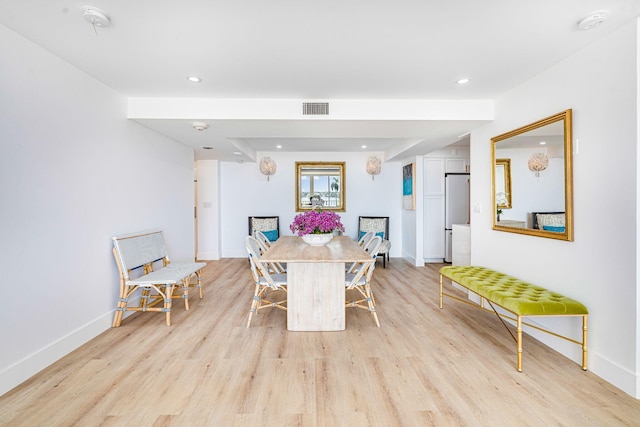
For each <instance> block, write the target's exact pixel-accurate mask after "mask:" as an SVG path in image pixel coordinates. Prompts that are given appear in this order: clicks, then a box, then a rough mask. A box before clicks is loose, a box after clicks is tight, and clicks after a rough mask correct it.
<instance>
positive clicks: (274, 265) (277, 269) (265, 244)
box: [255, 231, 287, 274]
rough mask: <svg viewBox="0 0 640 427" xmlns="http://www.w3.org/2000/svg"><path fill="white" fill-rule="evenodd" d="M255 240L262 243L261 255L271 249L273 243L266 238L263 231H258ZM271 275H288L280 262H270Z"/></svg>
mask: <svg viewBox="0 0 640 427" xmlns="http://www.w3.org/2000/svg"><path fill="white" fill-rule="evenodd" d="M255 239H256V240H257V241H258V243H260V253H261V254H264V253H265V252H267V250H269V248H270V247H271V241H270V240H269V239H268V238H267V236H265V234H264V233H263V232H262V231H256V235H255ZM268 266H269V273H275V274H282V273H286V271H287V270H286V268H285V267H284V265H283V264H282V263H279V262H270V263H269V264H268Z"/></svg>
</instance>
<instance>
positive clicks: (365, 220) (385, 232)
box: [357, 216, 391, 268]
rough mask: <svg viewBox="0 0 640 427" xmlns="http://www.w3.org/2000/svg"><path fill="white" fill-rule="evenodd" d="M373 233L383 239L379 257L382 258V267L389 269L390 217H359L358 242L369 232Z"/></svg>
mask: <svg viewBox="0 0 640 427" xmlns="http://www.w3.org/2000/svg"><path fill="white" fill-rule="evenodd" d="M369 231H373V232H374V233H375V235H376V236H380V237H381V238H382V244H381V245H380V248H379V249H378V255H381V256H382V266H383V267H384V268H387V261H389V260H390V259H389V251H390V250H391V242H390V241H389V217H388V216H361V217H358V236H357V237H358V240H359V239H360V238H361V237H362V236H364V235H365V234H366V233H367V232H369Z"/></svg>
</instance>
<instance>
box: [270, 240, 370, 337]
mask: <svg viewBox="0 0 640 427" xmlns="http://www.w3.org/2000/svg"><path fill="white" fill-rule="evenodd" d="M366 261H371V256H370V255H369V254H368V253H367V252H365V251H364V250H363V249H362V248H361V247H360V246H358V244H357V243H356V242H355V241H353V240H352V239H350V238H349V237H346V236H334V237H333V239H332V240H331V241H330V242H329V243H327V244H326V245H324V246H311V245H308V244H307V243H305V242H304V241H303V240H302V238H300V237H298V236H282V237H280V238H279V239H278V240H276V241H275V242H273V244H272V245H271V247H270V248H269V249H268V250H267V251H266V252H265V253H264V255H262V257H261V258H260V262H264V263H269V262H280V263H285V262H286V263H287V329H288V330H290V331H342V330H344V329H345V265H347V264H348V263H352V262H366Z"/></svg>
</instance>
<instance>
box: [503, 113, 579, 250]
mask: <svg viewBox="0 0 640 427" xmlns="http://www.w3.org/2000/svg"><path fill="white" fill-rule="evenodd" d="M571 113H572V111H571V110H566V111H563V112H561V113H558V114H556V115H553V116H551V117H547V118H545V119H542V120H539V121H537V122H534V123H531V124H528V125H526V126H523V127H521V128H518V129H515V130H512V131H510V132H507V133H504V134H502V135H498V136H496V137H494V138H491V164H492V167H491V170H492V171H493V173H492V176H491V185H492V188H491V195H492V203H493V206H494V208H495V209H494V210H495V211H496V212H494V215H493V229H494V230H499V231H506V232H511V233H519V234H528V235H532V236H539V237H547V238H551V239H559V240H568V241H573V169H572V148H571V141H572V137H571V129H572V123H571ZM505 161H508V162H505ZM505 165H508V168H509V172H510V173H509V188H508V189H507V187H506V185H507V184H506V180H505V174H504V172H505V170H506V168H505ZM501 190H504V193H509V194H508V196H509V197H508V198H507V197H504V198H503V197H501V196H503V195H502V194H499V193H502V192H503V191H501ZM504 196H507V194H505V195H504ZM507 199H508V206H507V203H505V202H506V201H507ZM497 212H501V214H500V215H498V214H497Z"/></svg>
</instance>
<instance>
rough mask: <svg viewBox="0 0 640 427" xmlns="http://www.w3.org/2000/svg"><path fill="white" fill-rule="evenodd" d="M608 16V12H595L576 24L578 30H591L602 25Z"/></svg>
mask: <svg viewBox="0 0 640 427" xmlns="http://www.w3.org/2000/svg"><path fill="white" fill-rule="evenodd" d="M608 15H609V11H608V10H596V11H595V12H591V13H590V14H589V16H587V17H586V18H584V19H583V20H582V21H580V22H578V28H579V29H581V30H583V31H586V30H591V29H592V28H595V27H597V26H598V25H601V24H603V23H604V21H606V20H607V16H608Z"/></svg>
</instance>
